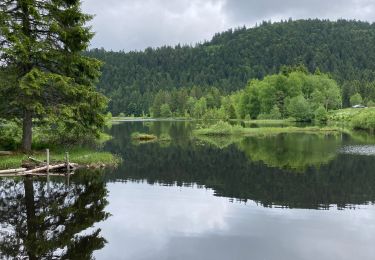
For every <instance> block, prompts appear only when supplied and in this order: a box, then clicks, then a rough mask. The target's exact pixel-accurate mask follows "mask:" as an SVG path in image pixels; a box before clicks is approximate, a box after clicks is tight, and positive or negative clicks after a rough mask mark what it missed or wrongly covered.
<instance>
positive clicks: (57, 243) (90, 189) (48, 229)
mask: <svg viewBox="0 0 375 260" xmlns="http://www.w3.org/2000/svg"><path fill="white" fill-rule="evenodd" d="M72 177H73V176H72ZM60 178H61V177H60ZM106 197H107V189H106V186H105V183H104V182H103V180H102V178H101V175H100V173H98V172H96V173H94V172H90V173H85V172H82V173H80V174H78V175H77V176H74V177H73V178H71V184H70V185H69V186H67V185H66V184H65V183H64V181H63V180H61V179H56V180H55V181H53V182H52V183H51V184H50V188H49V189H48V188H47V182H46V181H45V180H42V179H36V180H34V179H32V178H24V179H5V178H4V179H1V180H0V225H1V226H0V256H2V258H15V257H17V258H21V259H22V258H27V259H90V258H91V257H92V253H93V251H94V250H98V249H101V248H103V247H104V245H105V243H106V241H105V239H104V238H103V237H101V236H100V229H96V230H93V231H91V232H90V231H87V229H89V228H90V227H92V226H93V225H94V224H95V223H97V222H99V221H102V220H105V219H106V218H107V217H108V213H106V212H105V211H104V208H105V206H106V205H107V203H108V202H107V200H106Z"/></svg>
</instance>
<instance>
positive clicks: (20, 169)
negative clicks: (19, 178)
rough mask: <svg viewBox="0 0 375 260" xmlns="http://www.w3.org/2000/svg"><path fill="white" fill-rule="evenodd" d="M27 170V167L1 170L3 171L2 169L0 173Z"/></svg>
mask: <svg viewBox="0 0 375 260" xmlns="http://www.w3.org/2000/svg"><path fill="white" fill-rule="evenodd" d="M26 170H27V169H26V168H18V169H9V170H1V171H0V174H9V173H20V172H25V171H26Z"/></svg>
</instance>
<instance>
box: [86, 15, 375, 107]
mask: <svg viewBox="0 0 375 260" xmlns="http://www.w3.org/2000/svg"><path fill="white" fill-rule="evenodd" d="M88 55H89V56H92V57H96V58H98V59H100V60H102V61H104V62H105V65H104V67H103V70H102V71H103V74H102V78H101V80H100V83H99V86H98V87H99V89H100V90H101V91H102V92H103V93H105V94H106V95H107V96H109V97H110V98H111V99H112V102H111V104H110V110H111V111H112V112H113V113H115V114H116V113H119V112H125V113H128V114H130V113H134V114H140V113H142V111H145V112H148V107H149V106H150V102H152V98H153V96H154V94H155V93H156V92H157V91H159V90H171V89H173V88H181V87H192V86H198V87H202V88H205V87H208V86H215V87H216V88H218V89H219V90H221V91H222V92H224V93H229V92H232V91H235V90H238V89H241V88H243V87H244V86H245V85H246V82H247V81H248V80H249V79H252V78H263V77H264V76H265V75H267V74H272V73H277V72H278V71H279V69H280V67H281V66H282V65H299V64H304V65H305V66H306V67H307V68H308V69H309V70H310V71H311V72H314V71H315V70H316V69H317V68H319V69H320V71H322V72H329V73H331V75H332V77H333V78H334V79H336V80H337V81H338V82H339V84H340V85H341V86H342V88H343V100H344V105H348V102H349V101H348V100H349V96H350V95H351V94H352V93H353V92H360V93H361V94H362V95H366V93H367V92H366V91H368V90H366V89H365V87H363V85H364V84H365V83H364V82H372V81H375V24H374V23H373V24H370V23H367V22H360V21H347V20H339V21H336V22H332V21H328V20H297V21H292V20H289V21H284V22H279V23H267V22H264V23H262V24H261V25H259V26H257V27H254V28H249V29H247V28H239V29H235V30H229V31H226V32H223V33H218V34H216V35H215V36H214V37H213V38H212V40H211V41H208V42H205V43H201V44H197V45H196V46H180V45H177V46H175V47H161V48H157V49H151V48H149V49H146V50H145V51H142V52H128V53H125V52H113V51H105V50H103V49H94V50H91V51H90V52H88Z"/></svg>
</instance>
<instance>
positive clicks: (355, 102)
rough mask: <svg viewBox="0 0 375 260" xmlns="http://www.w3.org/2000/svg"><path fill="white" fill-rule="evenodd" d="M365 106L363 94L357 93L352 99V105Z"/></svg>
mask: <svg viewBox="0 0 375 260" xmlns="http://www.w3.org/2000/svg"><path fill="white" fill-rule="evenodd" d="M362 104H363V99H362V96H361V94H359V93H355V94H354V95H352V96H351V97H350V105H352V106H355V105H362Z"/></svg>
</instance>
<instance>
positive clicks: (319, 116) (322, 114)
mask: <svg viewBox="0 0 375 260" xmlns="http://www.w3.org/2000/svg"><path fill="white" fill-rule="evenodd" d="M314 116H315V120H316V121H320V122H325V121H327V120H328V114H327V111H326V110H325V108H324V107H323V106H319V107H318V108H317V109H316V110H315V112H314Z"/></svg>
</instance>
